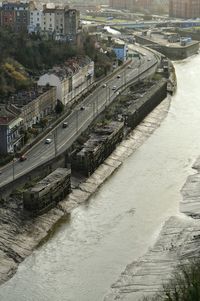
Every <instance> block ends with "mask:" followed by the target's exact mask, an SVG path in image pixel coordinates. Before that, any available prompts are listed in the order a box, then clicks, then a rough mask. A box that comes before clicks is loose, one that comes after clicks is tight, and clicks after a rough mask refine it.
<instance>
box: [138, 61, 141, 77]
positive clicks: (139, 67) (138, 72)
mask: <svg viewBox="0 0 200 301" xmlns="http://www.w3.org/2000/svg"><path fill="white" fill-rule="evenodd" d="M138 58H139V64H138V82H140V65H141V60H140V56H138Z"/></svg>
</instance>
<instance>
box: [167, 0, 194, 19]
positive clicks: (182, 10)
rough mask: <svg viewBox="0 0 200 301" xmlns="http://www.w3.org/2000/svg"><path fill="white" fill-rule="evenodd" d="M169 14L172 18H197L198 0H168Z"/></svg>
mask: <svg viewBox="0 0 200 301" xmlns="http://www.w3.org/2000/svg"><path fill="white" fill-rule="evenodd" d="M169 16H170V17H174V18H184V19H189V18H199V17H200V0H170V2H169Z"/></svg>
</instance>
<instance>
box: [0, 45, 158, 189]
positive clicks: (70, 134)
mask: <svg viewBox="0 0 200 301" xmlns="http://www.w3.org/2000/svg"><path fill="white" fill-rule="evenodd" d="M142 51H143V55H142V56H141V57H140V59H139V60H138V61H137V63H136V62H135V61H132V62H131V64H130V65H129V67H128V66H127V67H126V68H125V69H124V70H120V71H119V72H118V73H117V74H115V75H114V76H113V77H112V78H111V79H109V80H108V81H107V82H106V87H103V84H102V85H101V86H99V87H98V88H97V89H96V90H95V91H94V92H93V93H92V94H91V95H89V96H88V97H87V98H85V99H84V100H83V102H82V103H81V104H79V105H78V106H77V107H76V108H75V109H74V111H73V112H72V113H71V114H70V115H69V116H68V117H67V118H66V119H65V120H64V122H67V123H68V127H67V128H62V123H63V122H62V123H61V124H59V125H58V126H57V127H56V128H55V129H53V130H52V131H51V132H50V133H49V134H48V136H47V137H46V138H51V139H52V142H51V143H50V144H45V139H46V138H44V139H43V140H42V141H40V142H39V143H37V144H36V145H35V146H33V148H32V149H31V150H29V151H28V152H27V160H26V161H23V162H20V161H18V160H17V159H16V160H15V162H14V161H13V163H12V164H8V165H7V166H5V167H3V168H2V169H1V170H0V171H1V174H0V187H2V186H4V185H5V184H7V183H9V182H11V181H13V180H14V179H16V178H18V177H20V176H21V175H24V174H26V173H27V172H29V171H30V170H32V169H34V168H35V167H37V166H39V165H41V164H42V163H45V162H47V161H48V160H50V159H52V158H53V157H54V156H56V155H58V154H60V153H62V152H63V151H64V150H66V149H67V148H68V147H69V146H70V145H71V144H72V143H73V142H74V141H75V140H76V138H77V137H78V136H79V135H80V133H81V132H83V131H84V130H85V129H86V128H87V127H88V125H89V124H90V123H91V122H92V120H93V119H94V117H95V116H97V115H98V114H99V113H100V112H101V111H103V110H104V108H105V107H106V106H107V105H109V103H111V102H112V101H113V100H114V99H115V98H116V96H117V94H118V93H120V87H122V86H124V85H125V84H128V82H129V81H132V82H134V81H137V80H138V78H143V77H146V76H147V75H149V74H150V73H152V72H153V69H154V68H155V67H154V68H152V69H151V70H149V71H147V73H145V74H143V75H142V73H143V72H144V71H145V70H147V69H149V67H151V66H154V65H155V63H156V62H157V58H156V57H155V56H154V55H153V53H151V52H149V51H147V50H145V49H144V50H142ZM140 52H141V51H140ZM114 86H116V90H113V87H114ZM81 108H84V109H83V110H82V109H81Z"/></svg>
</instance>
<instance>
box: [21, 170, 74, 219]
mask: <svg viewBox="0 0 200 301" xmlns="http://www.w3.org/2000/svg"><path fill="white" fill-rule="evenodd" d="M70 179H71V170H70V169H67V168H57V169H56V170H55V171H53V172H52V173H51V174H49V175H48V176H47V177H46V178H44V179H42V180H41V181H39V182H38V183H37V184H36V185H35V186H34V187H32V188H30V189H28V190H27V191H25V192H24V194H23V205H24V209H26V210H28V211H29V212H31V213H32V214H33V215H38V214H41V213H44V212H46V211H48V210H49V209H51V208H53V207H54V206H55V205H56V204H57V203H58V202H59V201H61V200H62V199H63V198H64V197H65V196H66V195H67V194H68V193H69V192H70V191H71V181H70Z"/></svg>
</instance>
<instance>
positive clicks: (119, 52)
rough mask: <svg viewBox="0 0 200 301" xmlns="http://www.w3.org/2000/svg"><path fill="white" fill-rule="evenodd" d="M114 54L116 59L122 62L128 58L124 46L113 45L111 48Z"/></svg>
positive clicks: (126, 48)
mask: <svg viewBox="0 0 200 301" xmlns="http://www.w3.org/2000/svg"><path fill="white" fill-rule="evenodd" d="M112 49H113V51H114V52H115V55H116V58H117V59H118V60H120V61H122V62H124V61H126V60H127V57H128V47H127V45H126V44H115V45H114V46H113V47H112Z"/></svg>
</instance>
